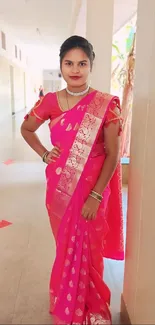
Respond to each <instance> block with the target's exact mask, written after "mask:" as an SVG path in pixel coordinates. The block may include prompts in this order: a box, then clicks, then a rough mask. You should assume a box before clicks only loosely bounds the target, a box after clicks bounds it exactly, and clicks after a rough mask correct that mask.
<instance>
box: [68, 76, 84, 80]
mask: <svg viewBox="0 0 155 325" xmlns="http://www.w3.org/2000/svg"><path fill="white" fill-rule="evenodd" d="M80 78H81V77H78V76H70V79H73V80H78V79H80Z"/></svg>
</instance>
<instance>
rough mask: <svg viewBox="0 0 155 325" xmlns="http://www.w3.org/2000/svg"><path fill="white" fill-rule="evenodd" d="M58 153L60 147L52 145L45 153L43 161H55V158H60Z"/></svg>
mask: <svg viewBox="0 0 155 325" xmlns="http://www.w3.org/2000/svg"><path fill="white" fill-rule="evenodd" d="M60 154H61V151H60V148H58V147H54V148H53V149H52V150H51V151H50V152H49V154H48V155H47V157H46V159H45V163H46V164H48V165H49V164H50V163H52V162H56V160H57V159H58V158H60Z"/></svg>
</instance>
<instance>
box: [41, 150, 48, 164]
mask: <svg viewBox="0 0 155 325" xmlns="http://www.w3.org/2000/svg"><path fill="white" fill-rule="evenodd" d="M48 154H49V151H48V150H46V151H45V152H44V154H43V155H42V161H43V162H44V163H45V159H46V158H47V156H48Z"/></svg>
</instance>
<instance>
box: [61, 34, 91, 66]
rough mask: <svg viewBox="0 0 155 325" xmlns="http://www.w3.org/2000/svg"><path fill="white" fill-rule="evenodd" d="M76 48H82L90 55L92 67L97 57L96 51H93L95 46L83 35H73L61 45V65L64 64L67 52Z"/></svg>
mask: <svg viewBox="0 0 155 325" xmlns="http://www.w3.org/2000/svg"><path fill="white" fill-rule="evenodd" d="M75 48H80V49H81V50H83V51H84V52H85V53H86V55H87V56H88V58H89V60H90V65H91V68H92V65H93V61H94V59H95V53H94V51H93V46H92V44H91V43H89V42H88V41H87V39H86V38H84V37H81V36H76V35H75V36H71V37H69V38H67V39H66V41H65V42H64V43H63V44H62V45H61V47H60V54H59V56H60V66H61V64H62V60H63V58H64V57H65V55H66V53H67V52H68V51H70V50H72V49H75Z"/></svg>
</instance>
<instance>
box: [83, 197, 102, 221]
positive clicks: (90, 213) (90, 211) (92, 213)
mask: <svg viewBox="0 0 155 325" xmlns="http://www.w3.org/2000/svg"><path fill="white" fill-rule="evenodd" d="M99 206H100V202H99V201H97V200H96V199H94V198H93V197H91V196H88V199H87V200H86V202H85V203H84V205H83V208H82V216H83V218H84V219H86V220H93V219H95V217H96V214H97V211H98V209H99Z"/></svg>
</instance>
